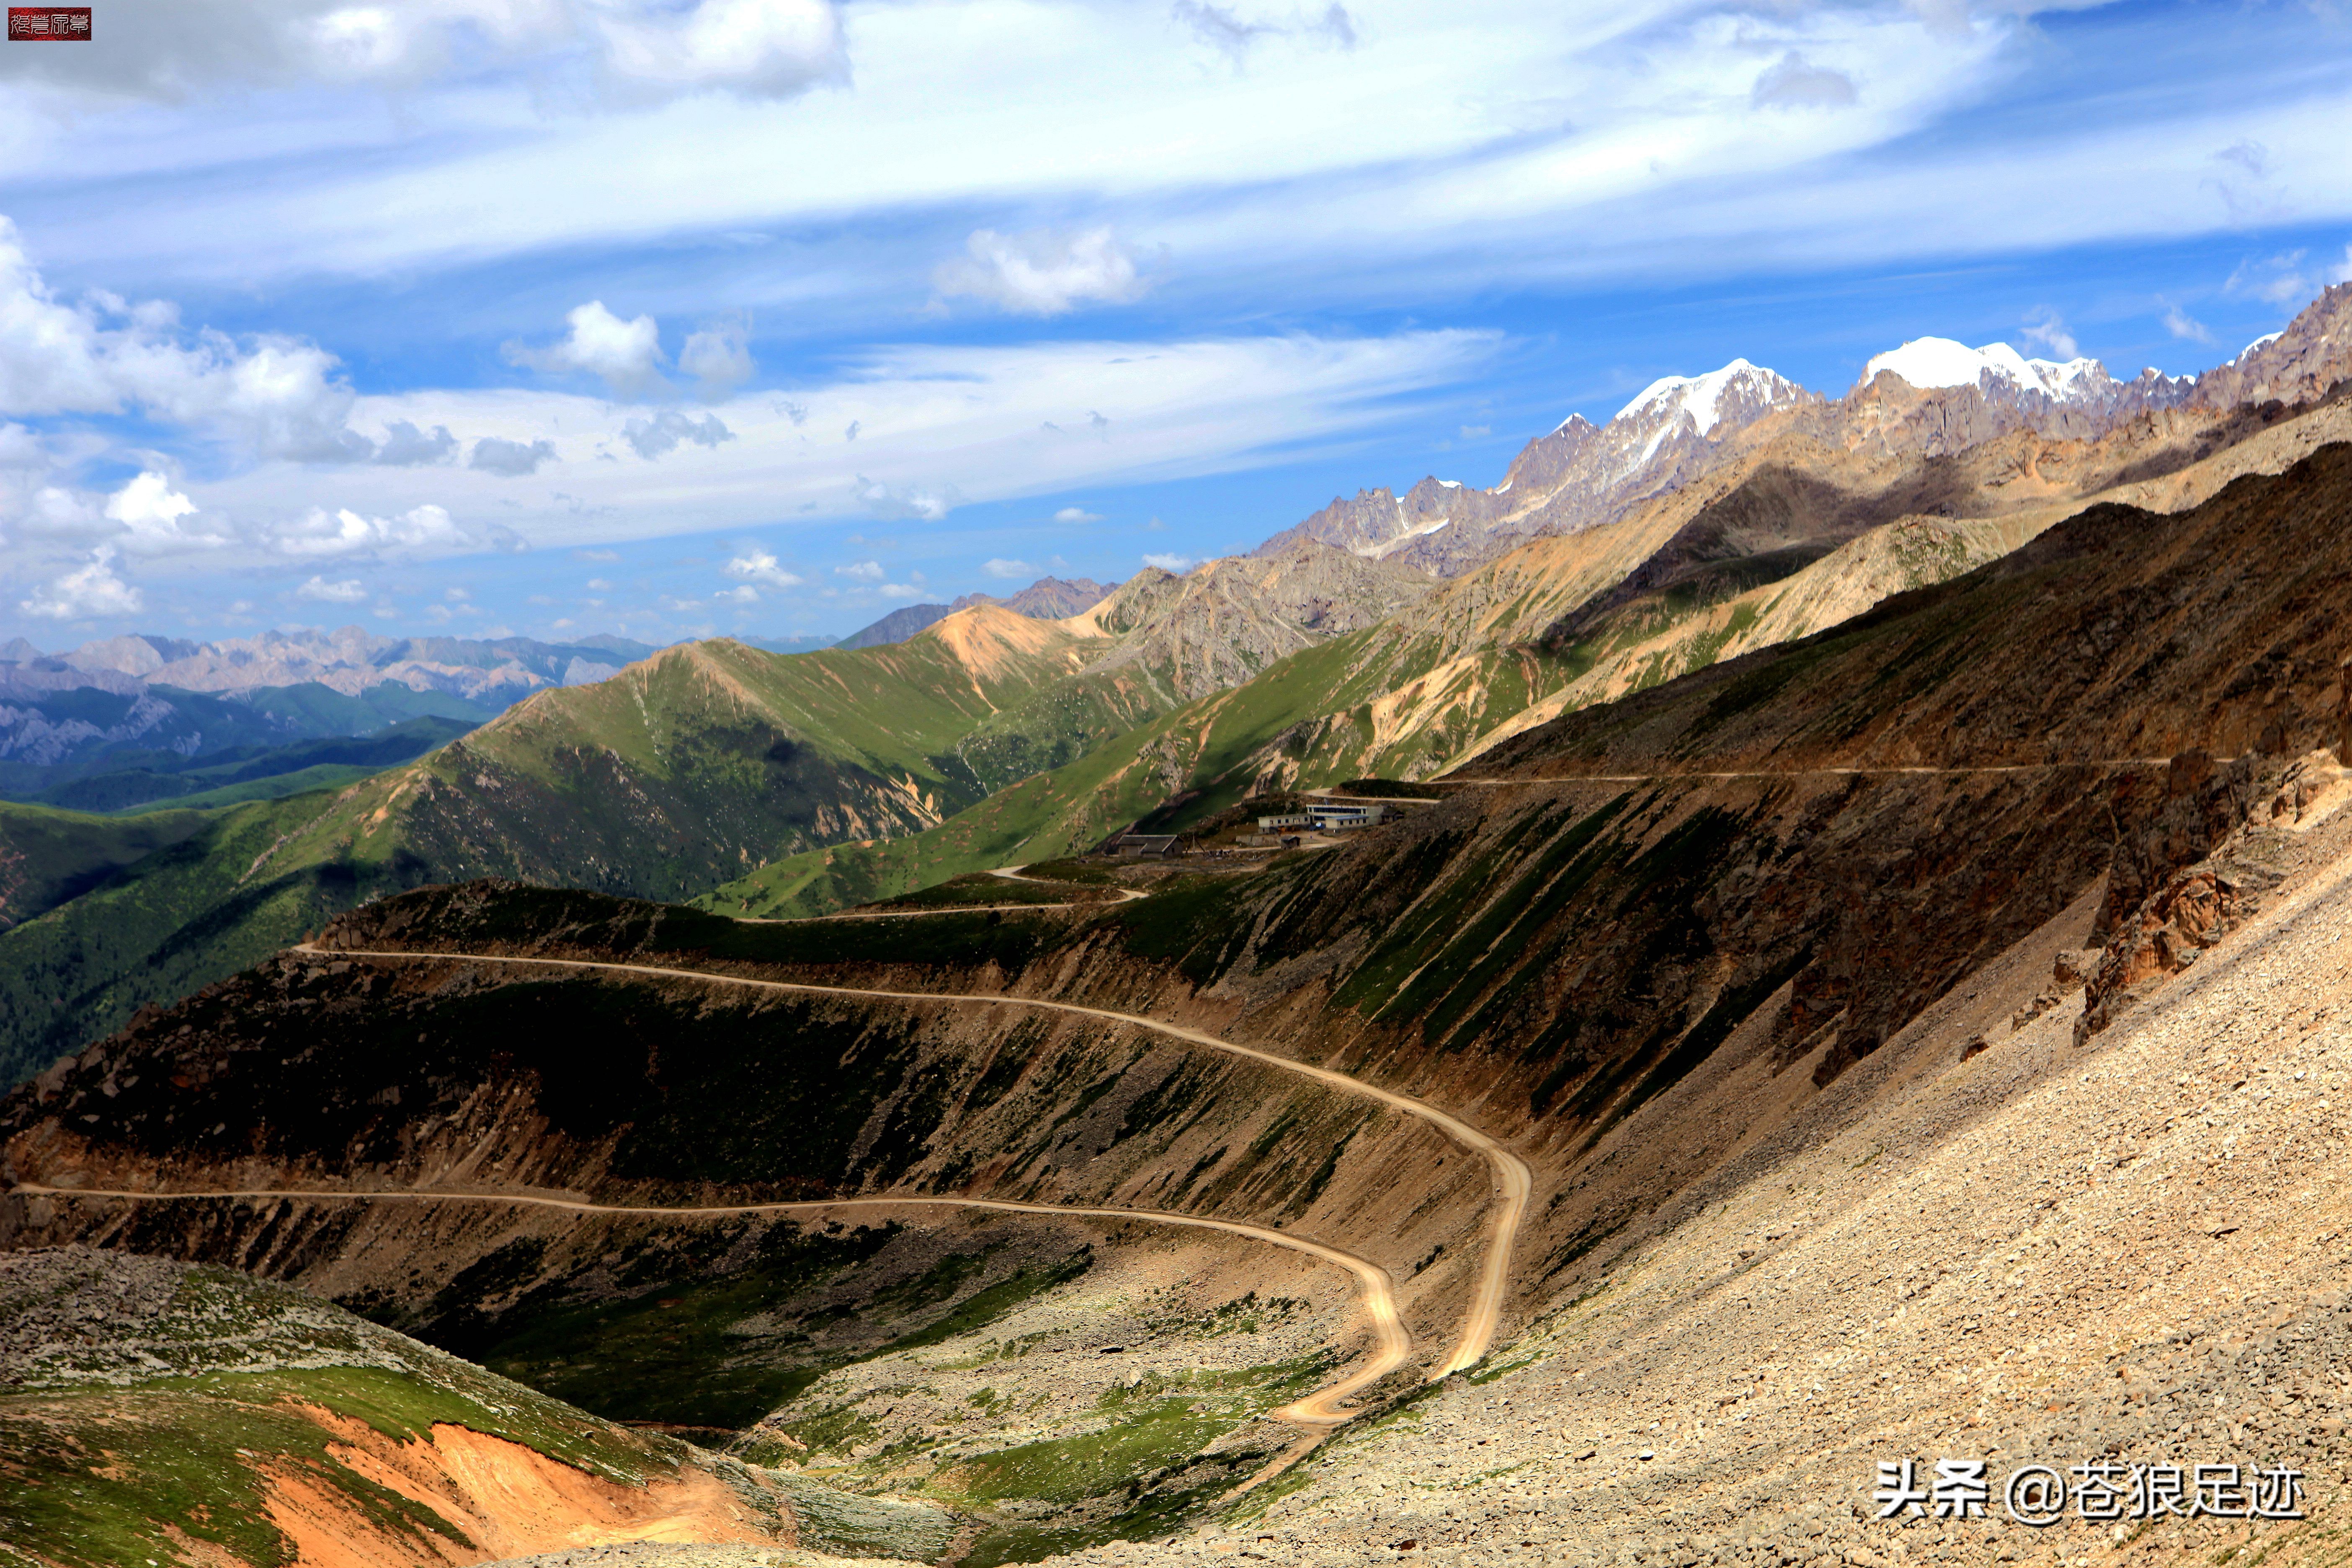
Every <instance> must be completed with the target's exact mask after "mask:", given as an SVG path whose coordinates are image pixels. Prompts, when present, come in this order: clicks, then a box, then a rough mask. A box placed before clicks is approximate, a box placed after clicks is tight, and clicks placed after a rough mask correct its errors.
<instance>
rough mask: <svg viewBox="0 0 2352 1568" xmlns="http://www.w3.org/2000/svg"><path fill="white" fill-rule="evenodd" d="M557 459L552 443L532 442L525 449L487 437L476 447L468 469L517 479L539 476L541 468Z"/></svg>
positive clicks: (476, 443) (511, 442)
mask: <svg viewBox="0 0 2352 1568" xmlns="http://www.w3.org/2000/svg"><path fill="white" fill-rule="evenodd" d="M554 456H555V443H554V442H552V441H533V442H530V444H528V445H525V444H524V443H523V442H520V441H509V440H506V439H504V438H502V437H497V436H485V437H482V438H481V439H480V440H478V441H477V442H475V443H474V457H473V461H472V462H471V463H470V464H469V465H468V467H471V468H479V469H481V470H482V471H483V472H484V473H488V474H504V475H505V476H507V478H509V479H517V478H520V476H522V475H524V474H535V473H537V472H539V466H540V465H541V463H544V462H548V461H550V460H551V459H552V458H554Z"/></svg>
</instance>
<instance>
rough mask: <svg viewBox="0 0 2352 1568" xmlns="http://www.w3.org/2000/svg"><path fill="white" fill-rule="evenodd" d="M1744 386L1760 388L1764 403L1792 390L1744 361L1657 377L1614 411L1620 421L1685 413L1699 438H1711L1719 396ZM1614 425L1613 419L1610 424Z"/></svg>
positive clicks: (1717, 421) (1779, 377) (1718, 415)
mask: <svg viewBox="0 0 2352 1568" xmlns="http://www.w3.org/2000/svg"><path fill="white" fill-rule="evenodd" d="M1741 383H1746V384H1750V385H1753V386H1757V387H1759V388H1760V389H1761V390H1762V391H1763V392H1764V394H1765V395H1766V398H1767V400H1768V401H1771V402H1778V401H1780V398H1781V397H1782V396H1783V395H1786V394H1787V393H1790V392H1792V391H1794V390H1795V386H1794V384H1792V383H1791V382H1790V381H1789V380H1788V379H1787V378H1786V377H1785V376H1782V375H1780V374H1776V373H1774V372H1772V371H1769V370H1766V369H1765V368H1764V367H1763V366H1761V365H1754V364H1750V363H1748V362H1747V361H1746V360H1744V359H1736V360H1733V361H1732V362H1731V363H1729V364H1727V365H1725V366H1724V367H1723V368H1722V369H1721V370H1711V371H1709V372H1707V373H1706V374H1705V375H1667V376H1661V377H1659V378H1658V379H1657V380H1655V381H1654V382H1652V383H1651V384H1649V385H1648V386H1646V387H1643V389H1642V395H1640V396H1638V397H1636V398H1634V399H1633V402H1631V403H1629V404H1627V405H1625V406H1624V407H1622V408H1621V409H1619V410H1618V411H1617V418H1618V419H1623V418H1626V417H1628V416H1633V415H1636V414H1640V413H1642V412H1643V411H1644V410H1649V409H1655V410H1656V411H1657V412H1658V413H1660V414H1663V415H1664V416H1665V417H1666V419H1667V421H1668V422H1669V423H1671V422H1672V420H1673V418H1674V416H1675V415H1676V414H1678V413H1679V414H1687V415H1689V416H1690V421H1691V425H1692V426H1693V427H1694V428H1696V430H1697V431H1698V433H1699V434H1700V435H1702V436H1706V435H1711V434H1712V433H1713V432H1714V430H1715V427H1716V426H1718V425H1720V424H1722V423H1723V414H1722V404H1723V395H1724V394H1725V393H1726V392H1727V391H1729V390H1730V389H1731V388H1732V387H1733V386H1734V385H1736V384H1741ZM1610 423H1611V424H1612V425H1613V424H1615V423H1616V420H1613V419H1612V421H1610Z"/></svg>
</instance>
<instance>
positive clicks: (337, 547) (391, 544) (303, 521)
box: [274, 505, 471, 555]
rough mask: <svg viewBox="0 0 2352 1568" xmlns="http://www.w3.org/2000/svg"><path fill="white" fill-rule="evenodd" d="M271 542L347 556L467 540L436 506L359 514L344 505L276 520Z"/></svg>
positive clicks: (286, 548)
mask: <svg viewBox="0 0 2352 1568" xmlns="http://www.w3.org/2000/svg"><path fill="white" fill-rule="evenodd" d="M274 542H275V543H276V545H277V547H278V549H279V550H281V551H283V552H285V553H287V554H289V555H352V554H358V553H362V552H373V551H380V550H392V549H410V550H423V549H433V548H449V547H455V546H462V545H465V544H467V543H470V542H471V541H469V540H468V539H467V537H466V535H465V533H464V532H463V531H461V530H460V529H459V528H458V527H457V524H456V523H455V522H452V521H450V519H449V513H448V512H447V511H446V510H444V509H443V508H441V507H437V506H432V505H425V506H420V507H413V508H411V509H410V510H407V511H405V512H403V513H401V514H400V515H399V516H397V517H364V516H362V515H361V514H360V513H358V512H356V511H353V510H351V508H349V507H341V508H338V509H337V510H335V511H333V512H331V513H330V512H329V511H327V510H326V509H325V508H323V507H312V508H311V509H310V510H309V511H307V512H305V513H303V514H302V516H301V517H299V519H297V520H295V521H291V522H288V523H285V524H282V525H280V526H279V527H278V530H277V531H276V538H275V541H274Z"/></svg>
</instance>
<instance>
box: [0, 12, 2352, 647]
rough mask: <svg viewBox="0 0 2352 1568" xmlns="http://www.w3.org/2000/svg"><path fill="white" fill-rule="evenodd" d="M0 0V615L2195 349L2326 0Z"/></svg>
mask: <svg viewBox="0 0 2352 1568" xmlns="http://www.w3.org/2000/svg"><path fill="white" fill-rule="evenodd" d="M95 31H96V33H97V35H98V39H97V41H95V42H93V43H91V44H90V45H89V46H87V47H84V46H79V45H59V46H54V47H51V46H26V45H0V169H5V170H6V171H9V173H8V174H5V176H0V215H5V217H6V219H7V220H8V225H9V226H8V227H7V229H6V230H5V233H0V640H5V638H6V637H13V636H20V635H21V636H25V637H29V638H31V639H32V640H33V641H34V642H35V643H36V644H37V645H39V646H41V647H52V648H54V647H67V646H70V645H72V644H74V643H78V642H79V641H82V640H85V639H86V638H89V637H100V636H106V635H110V634H112V633H115V632H119V631H128V630H142V631H154V632H163V633H168V634H171V635H175V636H204V637H217V636H236V635H249V634H250V633H252V632H254V631H257V630H259V629H261V628H263V627H267V626H296V625H313V626H332V625H343V624H352V623H356V624H360V625H363V626H370V627H372V628H373V629H376V630H379V631H382V632H384V633H387V634H392V635H412V634H417V633H425V632H439V631H459V632H467V633H470V634H474V635H482V634H486V633H490V632H496V631H508V632H512V633H516V634H521V635H528V636H536V637H555V638H561V637H567V636H570V637H576V636H583V635H587V634H590V633H593V632H600V631H610V632H621V633H625V634H627V635H631V636H635V637H643V638H645V639H646V640H649V641H667V640H670V639H672V638H676V637H686V636H697V635H709V634H713V633H722V632H742V633H751V634H761V635H773V636H788V635H793V634H795V633H803V634H805V633H833V634H839V633H843V632H846V631H849V630H852V629H854V628H855V627H856V626H860V625H863V624H864V623H865V622H866V621H868V620H871V619H872V618H874V617H875V616H877V615H879V614H881V613H882V612H883V611H885V610H887V609H888V608H889V607H891V606H892V605H895V604H898V603H904V602H908V601H909V600H910V599H913V598H930V599H945V598H949V597H951V596H953V595H957V594H961V593H965V592H970V591H972V590H976V589H977V590H996V591H1003V590H1005V589H1008V588H1011V587H1017V586H1019V585H1020V584H1022V583H1024V582H1025V581H1027V580H1028V578H1029V576H1031V575H1033V574H1039V573H1043V572H1048V571H1051V572H1058V573H1060V574H1064V575H1090V576H1094V577H1097V578H1101V579H1106V580H1108V579H1113V578H1118V577H1123V576H1125V575H1127V574H1129V573H1131V572H1133V571H1134V570H1136V568H1137V567H1138V566H1139V564H1140V563H1142V562H1143V561H1144V560H1145V559H1146V558H1148V557H1150V558H1159V559H1160V560H1163V561H1166V560H1172V561H1177V562H1183V561H1190V560H1197V559H1200V558H1202V557H1204V556H1209V555H1214V554H1218V553H1223V552H1228V551H1232V550H1234V549H1238V548H1245V547H1247V546H1249V545H1251V544H1254V543H1255V542H1257V541H1259V540H1261V539H1263V538H1265V536H1266V535H1268V534H1270V533H1272V532H1275V531H1277V530H1279V529H1282V528H1285V527H1287V526H1289V525H1290V524H1291V523H1293V522H1296V521H1297V520H1298V519H1299V518H1300V517H1301V516H1303V515H1304V514H1305V513H1307V511H1310V510H1313V509H1314V508H1316V507H1318V506H1319V505H1321V504H1322V503H1323V502H1325V501H1327V500H1329V499H1330V497H1331V496H1332V495H1333V494H1335V493H1342V492H1352V491H1353V490H1355V489H1358V488H1360V487H1362V486H1369V485H1380V484H1386V485H1391V486H1395V487H1399V488H1402V487H1403V486H1405V485H1408V484H1410V483H1412V481H1413V480H1414V479H1418V478H1420V477H1421V476H1422V475H1423V474H1424V473H1432V472H1434V473H1436V474H1438V475H1440V476H1441V477H1444V478H1452V479H1464V480H1466V481H1469V482H1473V483H1480V484H1486V483H1492V482H1494V481H1495V480H1496V479H1497V478H1499V476H1500V474H1501V472H1502V469H1503V468H1504V466H1505V465H1506V464H1507V462H1508V461H1509V458H1510V457H1511V455H1512V453H1514V452H1515V451H1516V450H1517V448H1518V447H1520V446H1521V445H1522V444H1523V443H1524V442H1525V441H1526V440H1527V439H1528V437H1531V436H1534V435H1536V434H1538V433H1540V432H1541V431H1542V430H1544V429H1547V428H1549V427H1550V426H1552V425H1555V424H1557V423H1558V422H1559V420H1560V419H1561V418H1563V417H1564V416H1567V415H1568V414H1570V413H1571V412H1581V413H1583V414H1585V415H1586V416H1589V417H1591V418H1594V419H1596V420H1598V419H1604V418H1606V417H1607V416H1609V415H1611V414H1612V413H1613V412H1614V411H1615V410H1616V409H1617V407H1618V406H1620V405H1622V403H1623V402H1624V401H1625V400H1626V399H1627V398H1628V397H1629V396H1631V395H1633V393H1634V392H1636V391H1638V390H1639V389H1640V388H1641V387H1642V386H1643V385H1644V384H1647V383H1648V382H1650V381H1651V380H1653V379H1654V378H1655V377H1657V376H1659V375H1662V374H1690V373H1695V372H1698V371H1703V370H1706V369H1709V368H1712V367H1714V366H1716V365H1718V364H1720V363H1724V362H1725V361H1727V360H1728V359H1731V358H1733V357H1734V356H1745V357H1747V358H1748V359H1750V360H1753V361H1755V362H1757V363H1763V364H1768V365H1770V366H1772V367H1773V368H1775V369H1777V370H1779V371H1780V372H1781V373H1783V374H1787V375H1790V376H1791V377H1793V378H1795V379H1796V380H1798V381H1800V382H1801V383H1803V384H1806V385H1808V386H1811V387H1813V388H1816V389H1818V390H1824V391H1830V392H1839V391H1843V389H1844V388H1845V387H1846V386H1847V385H1848V384H1850V383H1851V382H1852V380H1853V376H1854V374H1856V372H1858V371H1859V369H1860V368H1861V366H1862V363H1863V362H1864V360H1866V359H1867V358H1869V357H1870V356H1871V355H1872V354H1874V353H1878V352H1880V351H1882V350H1884V349H1887V348H1891V347H1893V346H1895V344H1897V343H1900V342H1904V341H1906V339H1909V338H1914V337H1919V336H1923V335H1929V334H1933V335H1938V336H1946V337H1955V338H1959V339H1963V340H1965V341H1967V342H1970V343H1983V342H1993V341H2006V342H2012V343H2015V344H2016V345H2017V346H2019V347H2020V348H2021V349H2022V350H2024V351H2025V352H2027V353H2033V354H2039V355H2042V356H2044V357H2056V358H2063V357H2068V356H2069V355H2070V354H2071V353H2074V352H2080V353H2086V354H2092V355H2095V356H2097V357H2099V358H2101V359H2103V360H2105V361H2106V362H2107V363H2108V364H2109V366H2110V368H2112V369H2114V370H2116V372H2117V373H2119V374H2132V373H2134V372H2136V371H2137V370H2138V369H2139V368H2140V367H2142V366H2143V365H2148V364H2153V365H2156V366H2158V368H2160V369H2163V370H2165V371H2167V372H2169V373H2175V374H2178V373H2182V372H2188V371H2193V370H2197V369H2200V368H2202V367H2204V366H2206V365H2209V364H2210V363H2216V362H2218V361H2220V360H2221V359H2225V358H2227V357H2229V355H2230V354H2231V353H2235V352H2236V351H2237V349H2238V348H2239V347H2240V346H2242V344H2243V343H2244V342H2247V341H2248V340H2250V339H2252V338H2253V337H2255V336H2257V335H2259V334H2261V333H2263V332H2266V331H2273V330H2275V329H2276V328H2277V327H2278V326H2280V325H2281V324H2282V323H2283V322H2284V321H2285V320H2286V319H2287V318H2288V317H2290V316H2291V315H2292V314H2293V312H2294V310H2296V309H2297V308H2299V307H2300V306H2301V305H2302V304H2303V303H2305V301H2307V300H2308V299H2309V298H2310V297H2311V295H2313V294H2314V293H2315V292H2316V291H2317V290H2318V289H2320V288H2322V287H2324V286H2326V284H2328V283H2330V282H2333V281H2336V280H2339V279H2343V278H2345V277H2346V276H2347V271H2348V270H2352V160H2347V159H2346V158H2344V156H2343V154H2342V128H2343V127H2344V126H2346V125H2347V124H2352V71H2347V65H2352V14H2347V13H2344V12H2342V11H2341V10H2340V9H2339V8H2336V7H2334V6H2332V5H2324V4H2312V5H2259V4H2257V5H2241V6H2237V7H2232V8H2223V7H2219V6H2212V5H2200V6H2190V5H2125V4H2118V5H2061V6H2048V7H2042V6H2035V5H2032V4H2030V3H2027V4H2014V5H1980V4H1977V3H1975V0H1916V3H1915V4H1910V5H1903V4H1887V5H1805V4H1801V3H1793V0H1758V3H1756V4H1752V5H1723V4H1714V3H1696V0H1634V3H1632V4H1626V3H1623V0H1612V3H1611V4H1607V5H1601V4H1595V3H1584V0H1544V3H1540V4H1535V3H1523V0H1454V3H1451V4H1449V5H1444V6H1433V5H1426V4H1421V5H1406V4H1397V5H1386V4H1378V3H1374V0H1348V3H1345V4H1341V5H1333V4H1330V3H1329V0H1323V3H1321V4H1314V3H1308V0H1279V3H1276V0H1234V3H1232V4H1230V5H1211V4H1208V3H1206V0H1175V3H1173V4H1159V3H1150V0H1139V3H1136V4H1086V3H1079V0H903V3H900V0H854V3H849V4H835V3H832V0H698V3H694V0H414V3H411V4H404V5H401V6H399V7H391V8H386V7H380V6H375V5H347V4H337V3H334V0H217V3H215V4H210V5H205V6H203V7H188V6H185V5H173V4H168V3H151V0H111V3H106V4H101V5H100V6H99V7H98V8H97V11H96V28H95Z"/></svg>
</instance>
